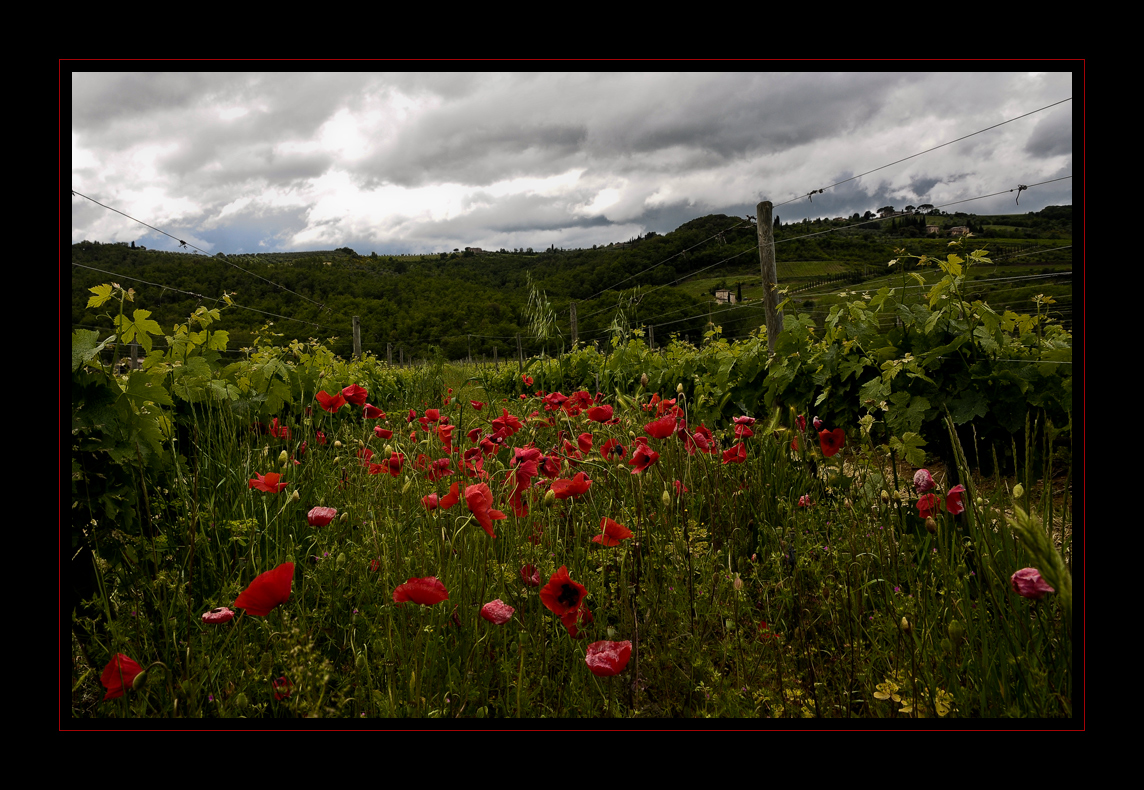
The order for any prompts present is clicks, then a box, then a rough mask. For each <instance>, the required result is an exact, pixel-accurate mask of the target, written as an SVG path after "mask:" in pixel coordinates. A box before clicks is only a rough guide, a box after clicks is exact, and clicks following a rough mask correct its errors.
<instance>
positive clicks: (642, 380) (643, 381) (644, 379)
mask: <svg viewBox="0 0 1144 790" xmlns="http://www.w3.org/2000/svg"><path fill="white" fill-rule="evenodd" d="M640 386H641V387H646V386H647V374H646V373H644V374H643V375H642V376H640Z"/></svg>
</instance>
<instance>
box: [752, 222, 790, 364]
mask: <svg viewBox="0 0 1144 790" xmlns="http://www.w3.org/2000/svg"><path fill="white" fill-rule="evenodd" d="M771 208H772V206H771V201H769V200H764V201H763V202H762V203H760V204H759V205H758V206H756V207H755V219H756V224H757V225H758V233H759V266H760V269H761V270H762V274H763V306H764V307H765V308H766V311H767V353H768V354H774V353H775V339H776V338H777V337H778V336H779V333H780V332H782V331H783V314H782V311H781V310H779V294H778V287H779V277H778V271H777V269H776V267H775V232H774V228H773V227H772V225H771V222H772V220H771Z"/></svg>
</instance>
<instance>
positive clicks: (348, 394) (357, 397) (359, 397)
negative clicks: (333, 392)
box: [342, 384, 369, 406]
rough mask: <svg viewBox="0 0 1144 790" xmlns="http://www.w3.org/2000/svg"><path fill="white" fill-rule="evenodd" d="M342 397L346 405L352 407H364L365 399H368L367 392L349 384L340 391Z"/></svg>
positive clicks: (362, 388)
mask: <svg viewBox="0 0 1144 790" xmlns="http://www.w3.org/2000/svg"><path fill="white" fill-rule="evenodd" d="M342 397H343V398H345V399H346V402H347V403H352V404H353V405H354V406H364V405H365V399H366V398H368V397H369V392H368V391H367V390H366V389H365V388H364V387H359V386H358V385H357V384H351V385H349V386H348V387H346V388H345V389H344V390H342Z"/></svg>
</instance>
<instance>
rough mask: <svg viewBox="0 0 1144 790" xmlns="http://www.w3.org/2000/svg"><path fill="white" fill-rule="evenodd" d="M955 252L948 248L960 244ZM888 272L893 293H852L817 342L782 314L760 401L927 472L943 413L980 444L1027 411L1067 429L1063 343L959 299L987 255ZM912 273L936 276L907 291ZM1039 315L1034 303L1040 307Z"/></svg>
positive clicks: (1021, 319) (1033, 323)
mask: <svg viewBox="0 0 1144 790" xmlns="http://www.w3.org/2000/svg"><path fill="white" fill-rule="evenodd" d="M962 243H963V242H960V241H959V242H954V244H955V245H957V246H959V247H960V245H961V244H962ZM898 253H899V257H898V258H896V259H894V260H893V261H891V262H890V264H889V265H890V266H891V267H897V268H898V269H899V270H901V271H902V272H903V284H902V287H900V288H890V287H885V288H882V289H880V290H879V291H877V292H876V293H869V292H865V293H858V292H851V294H850V296H851V297H852V298H851V299H850V300H849V301H847V302H844V303H842V304H839V305H836V306H835V307H834V308H833V309H832V310H831V312H830V315H829V318H828V319H827V321H826V326H825V329H824V330H823V331H822V333H821V336H819V332H818V331H817V330H816V328H815V327H814V325H813V323H812V322H811V321H810V319H809V318H808V317H807V316H804V315H800V316H797V317H796V316H787V317H786V320H785V323H784V331H783V333H782V335H781V336H780V337H779V338H778V342H777V343H776V347H775V350H776V355H775V358H774V360H773V361H772V363H771V366H770V368H769V371H768V377H767V380H766V392H767V399H768V401H769V402H771V403H775V402H779V401H783V402H787V403H791V404H808V405H810V406H811V408H812V409H813V410H816V411H817V412H818V413H819V414H821V415H822V416H824V417H825V418H826V419H827V420H828V422H830V423H831V424H833V425H838V426H843V427H847V428H849V427H852V426H857V425H859V424H861V425H863V426H864V428H865V429H866V430H868V431H871V436H872V437H873V438H875V439H876V440H880V442H881V443H884V444H888V445H889V446H890V448H891V449H894V450H897V451H899V452H900V453H901V454H902V455H903V456H904V457H905V458H906V460H908V461H909V462H910V463H912V464H914V465H921V464H922V463H923V462H924V451H923V450H922V447H924V446H925V444H926V440H925V438H923V437H926V436H931V437H934V436H938V435H939V434H940V431H941V426H940V421H941V419H942V418H943V416H944V415H945V414H946V413H947V412H948V413H949V414H950V416H951V417H952V418H953V421H954V423H955V424H956V425H965V424H967V423H969V422H971V421H972V422H973V425H974V428H975V430H976V431H977V434H978V436H979V437H982V438H985V439H989V438H1000V437H1001V436H1005V435H1013V434H1016V433H1018V432H1019V431H1020V430H1021V429H1022V428H1023V427H1024V425H1025V420H1026V415H1027V414H1028V413H1029V410H1030V409H1033V410H1035V411H1037V412H1043V414H1044V416H1045V417H1046V418H1047V420H1048V421H1050V422H1051V423H1054V424H1056V425H1064V424H1066V423H1067V422H1068V420H1069V414H1070V413H1071V411H1072V365H1071V362H1072V335H1071V333H1069V332H1067V331H1066V330H1064V329H1063V328H1062V327H1060V326H1059V325H1057V324H1054V323H1050V322H1048V321H1046V319H1045V318H1044V317H1043V316H1042V315H1040V314H1038V315H1018V314H1017V313H1014V312H1012V311H1008V310H1006V311H1005V312H1004V313H997V312H996V311H995V310H993V309H992V308H991V307H990V306H989V305H988V304H986V303H985V302H982V301H973V302H967V301H966V300H965V299H964V298H963V297H962V291H963V284H964V282H965V278H966V275H967V273H968V271H969V269H970V267H972V266H973V265H975V264H985V263H990V261H989V258H988V257H987V255H988V253H987V251H985V250H976V251H974V252H972V253H969V255H968V256H967V257H965V258H963V257H961V255H959V254H957V253H956V252H954V253H950V254H948V255H947V256H946V257H945V258H929V257H927V256H910V255H908V254H906V253H905V251H904V250H899V251H898ZM911 262H913V267H912V268H915V269H916V267H919V266H936V267H938V268H940V270H941V271H942V273H943V277H942V278H941V280H939V281H938V282H937V283H936V284H934V285H933V286H932V287H930V288H929V290H928V291H926V292H921V291H920V290H913V289H911V288H910V285H911V284H913V283H912V282H911V281H913V280H916V281H917V283H921V281H922V280H921V277H920V276H918V275H917V274H916V272H912V271H910V268H911V266H910V263H911ZM1037 306H1038V309H1039V308H1040V306H1041V305H1040V303H1038V304H1037Z"/></svg>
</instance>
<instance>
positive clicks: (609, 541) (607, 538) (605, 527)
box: [592, 516, 632, 546]
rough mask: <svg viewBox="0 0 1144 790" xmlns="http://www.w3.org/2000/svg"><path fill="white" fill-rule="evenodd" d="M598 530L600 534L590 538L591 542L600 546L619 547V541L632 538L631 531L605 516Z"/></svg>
mask: <svg viewBox="0 0 1144 790" xmlns="http://www.w3.org/2000/svg"><path fill="white" fill-rule="evenodd" d="M600 530H601V532H600V534H599V535H596V536H595V537H594V538H592V542H593V543H599V544H600V545H601V546H619V545H620V541H621V540H627V539H628V538H630V537H631V536H632V532H631V530H629V529H628V528H627V527H625V526H624V525H623V524H617V523H616V522H614V521H612V520H611V519H610V518H608V517H606V516H605V517H604V518H603V519H602V520H601V521H600Z"/></svg>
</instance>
